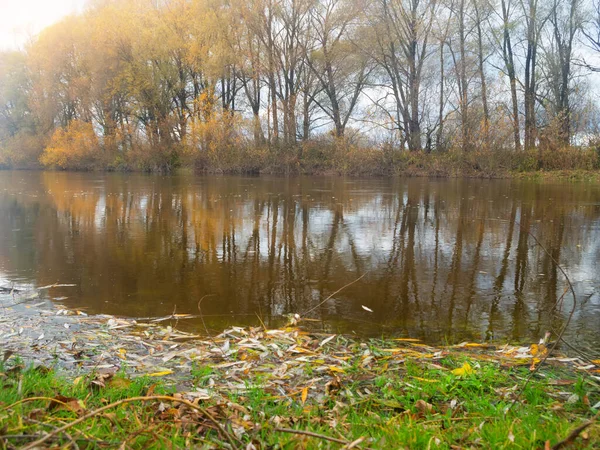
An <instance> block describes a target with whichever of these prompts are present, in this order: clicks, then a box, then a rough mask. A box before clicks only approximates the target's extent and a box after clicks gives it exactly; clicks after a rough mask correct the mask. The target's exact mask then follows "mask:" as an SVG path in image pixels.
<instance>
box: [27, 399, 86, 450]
mask: <svg viewBox="0 0 600 450" xmlns="http://www.w3.org/2000/svg"><path fill="white" fill-rule="evenodd" d="M61 403H62V402H61ZM23 419H25V421H26V422H29V423H34V424H36V425H42V426H45V427H48V428H51V429H52V430H56V429H57V428H58V427H57V426H55V425H52V424H49V423H44V422H40V421H39V420H35V419H30V418H29V417H23ZM63 434H64V435H65V437H66V438H67V439H68V440H69V441H70V442H71V445H72V446H73V448H74V449H75V450H79V445H77V441H76V440H75V439H73V436H71V435H70V434H69V433H67V432H64V433H63Z"/></svg>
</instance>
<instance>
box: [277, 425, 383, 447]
mask: <svg viewBox="0 0 600 450" xmlns="http://www.w3.org/2000/svg"><path fill="white" fill-rule="evenodd" d="M274 431H278V432H280V433H290V434H302V435H304V436H310V437H314V438H317V439H323V440H324V441H330V442H336V443H338V444H342V445H345V446H348V445H352V444H354V442H356V441H354V442H349V441H345V440H343V439H338V438H334V437H331V436H326V435H324V434H319V433H313V432H312V431H305V430H294V429H292V428H275V430H274ZM363 439H364V438H363ZM357 440H358V439H357ZM356 445H357V444H354V446H356ZM346 448H348V447H346ZM350 448H354V447H350ZM365 450H373V449H371V448H370V447H365Z"/></svg>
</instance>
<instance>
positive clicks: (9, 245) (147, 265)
mask: <svg viewBox="0 0 600 450" xmlns="http://www.w3.org/2000/svg"><path fill="white" fill-rule="evenodd" d="M599 217H600V186H595V185H589V184H556V183H554V184H553V183H534V182H517V181H508V180H496V181H483V180H443V181H438V180H425V179H408V180H407V179H396V180H383V179H370V180H357V179H344V178H268V177H265V178H244V177H218V176H206V177H189V176H172V177H161V176H144V175H139V174H133V175H131V174H130V175H122V174H106V175H99V174H81V173H50V172H2V173H0V238H1V239H0V264H1V269H0V270H1V272H2V277H3V278H4V279H5V280H7V281H8V280H10V281H17V282H19V281H20V282H28V283H35V284H39V285H47V284H51V283H54V282H57V281H60V282H63V283H75V284H77V288H64V289H55V290H53V291H52V295H53V296H54V297H61V296H67V297H68V298H67V299H66V300H64V302H66V303H67V304H68V305H70V306H73V307H78V308H81V307H85V308H87V310H88V311H89V312H92V313H108V314H118V315H127V316H162V315H167V314H170V313H172V312H173V311H174V310H176V311H177V312H178V313H197V309H196V308H197V302H198V300H199V299H200V298H201V297H202V296H204V295H207V294H214V297H210V298H207V299H206V300H205V302H204V303H203V312H204V313H205V314H206V315H207V319H208V322H209V323H210V324H211V326H213V327H215V328H219V327H222V326H225V325H228V324H245V323H256V322H257V320H258V319H257V317H256V316H257V315H259V316H261V317H262V319H263V320H264V321H265V322H266V323H267V324H269V325H273V326H274V325H277V324H278V323H280V321H281V316H282V315H283V314H286V313H290V312H299V313H301V312H303V311H307V310H309V309H311V308H314V306H315V305H318V304H319V303H320V302H321V301H322V300H323V299H325V298H326V297H327V296H328V295H330V294H331V293H332V292H334V291H335V290H336V289H338V288H339V287H341V286H343V285H345V284H347V283H350V282H351V281H353V280H355V279H356V278H358V277H359V276H361V275H363V274H364V273H365V272H368V273H367V275H366V276H365V277H364V278H363V279H361V280H360V281H359V282H358V283H355V284H353V285H352V286H350V287H348V288H347V289H345V290H343V291H342V292H340V293H339V294H338V295H336V296H335V298H334V299H332V300H330V301H328V302H325V303H324V304H323V305H321V306H320V307H319V308H316V309H315V310H314V311H313V312H312V313H311V317H312V318H315V319H322V320H323V322H314V324H316V325H315V326H322V327H325V328H327V329H328V330H339V331H351V330H354V331H356V332H359V333H365V334H374V335H377V334H382V333H387V334H401V335H407V336H411V337H419V338H424V339H426V340H429V341H439V340H449V341H459V340H466V339H469V340H481V339H493V338H496V339H506V338H508V339H510V340H515V341H521V340H531V339H537V338H539V337H540V336H542V335H543V334H544V332H545V331H546V330H547V329H549V327H553V328H555V329H558V328H560V327H561V326H562V324H563V321H564V320H565V315H566V314H565V313H564V312H565V311H568V310H569V308H570V304H569V303H570V301H571V300H570V299H569V298H568V297H566V298H565V300H564V301H563V303H564V304H563V305H562V309H559V308H558V307H557V305H556V303H557V300H558V298H559V297H560V296H561V295H562V292H563V290H564V288H565V283H564V280H563V279H562V277H561V276H560V274H559V272H558V270H557V268H556V267H555V266H554V264H553V263H552V259H551V258H550V256H549V255H547V254H545V253H544V252H543V251H542V250H541V249H540V248H539V247H538V246H536V245H535V243H534V242H533V240H532V239H531V238H530V236H529V232H531V233H534V234H535V235H536V236H537V237H538V238H539V239H540V241H541V242H542V243H543V245H545V246H546V247H547V249H548V250H549V251H550V253H551V255H552V257H553V258H555V259H556V260H558V261H560V263H561V264H562V265H563V266H564V267H565V269H566V270H567V271H568V273H569V274H570V275H571V276H572V278H573V281H574V282H575V287H576V289H577V292H578V295H579V296H580V299H581V306H580V307H579V308H578V310H577V312H576V316H575V320H574V323H573V325H572V328H571V330H570V336H571V337H574V338H576V339H578V340H579V341H585V342H586V343H587V345H589V346H592V345H594V344H595V345H597V344H598V343H599V341H598V336H597V333H596V331H597V330H598V329H600V298H599V294H598V290H599V287H600V280H599V279H598V276H597V269H596V266H597V264H598V263H600V244H599V242H600V239H599V238H600V221H599ZM362 305H365V306H368V307H369V308H371V309H372V310H373V313H369V312H367V311H365V310H364V309H363V308H362ZM189 326H198V323H195V322H193V323H190V324H189Z"/></svg>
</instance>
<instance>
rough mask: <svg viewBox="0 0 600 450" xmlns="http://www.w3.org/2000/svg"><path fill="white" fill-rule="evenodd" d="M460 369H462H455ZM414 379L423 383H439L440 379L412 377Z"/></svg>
mask: <svg viewBox="0 0 600 450" xmlns="http://www.w3.org/2000/svg"><path fill="white" fill-rule="evenodd" d="M455 370H460V369H455ZM411 378H412V379H413V380H417V381H421V382H423V383H439V381H440V380H430V379H429V378H421V377H411Z"/></svg>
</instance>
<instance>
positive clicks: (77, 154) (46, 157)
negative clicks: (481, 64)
mask: <svg viewBox="0 0 600 450" xmlns="http://www.w3.org/2000/svg"><path fill="white" fill-rule="evenodd" d="M100 157H101V149H100V145H99V142H98V138H97V136H96V133H95V132H94V128H93V126H92V124H91V123H86V122H82V121H80V120H74V121H72V122H71V123H70V124H69V125H68V126H67V127H65V128H59V129H57V130H56V131H55V132H54V133H53V135H52V138H51V139H50V142H49V144H48V146H47V147H46V149H45V150H44V153H43V154H42V156H41V157H40V162H41V163H42V164H43V165H44V166H46V167H58V168H61V169H86V168H93V167H95V166H97V165H98V164H99V163H100Z"/></svg>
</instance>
